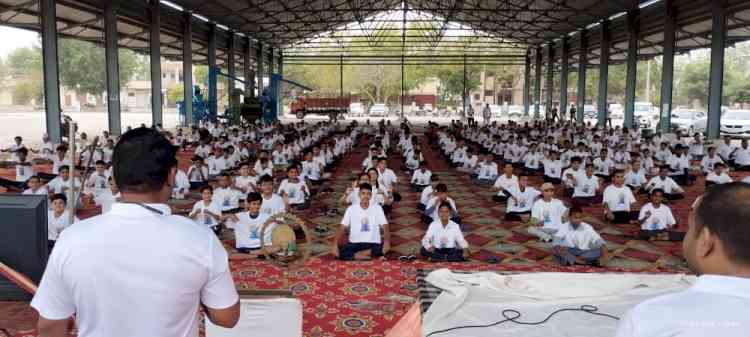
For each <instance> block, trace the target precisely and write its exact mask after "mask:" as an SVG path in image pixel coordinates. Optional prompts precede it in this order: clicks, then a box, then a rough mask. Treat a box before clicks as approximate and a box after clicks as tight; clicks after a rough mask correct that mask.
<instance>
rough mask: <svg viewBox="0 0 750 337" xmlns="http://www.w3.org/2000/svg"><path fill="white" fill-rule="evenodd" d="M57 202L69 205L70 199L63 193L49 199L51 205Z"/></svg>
mask: <svg viewBox="0 0 750 337" xmlns="http://www.w3.org/2000/svg"><path fill="white" fill-rule="evenodd" d="M55 200H62V201H63V203H65V204H66V205H67V204H68V197H66V196H65V194H62V193H56V194H53V195H51V196H50V197H49V202H50V203H52V202H54V201H55Z"/></svg>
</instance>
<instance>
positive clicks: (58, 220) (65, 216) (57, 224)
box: [47, 210, 79, 241]
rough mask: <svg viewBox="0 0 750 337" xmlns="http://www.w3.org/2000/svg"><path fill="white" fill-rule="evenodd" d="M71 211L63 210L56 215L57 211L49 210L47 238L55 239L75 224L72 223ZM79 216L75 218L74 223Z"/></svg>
mask: <svg viewBox="0 0 750 337" xmlns="http://www.w3.org/2000/svg"><path fill="white" fill-rule="evenodd" d="M69 214H70V213H68V211H63V213H62V214H61V215H60V216H59V217H55V212H53V211H52V210H49V211H47V239H49V240H52V241H55V240H57V238H58V237H59V236H60V234H61V233H62V232H63V231H64V230H65V229H67V228H68V227H70V226H71V225H73V224H72V223H70V215H69ZM78 221H79V220H78V218H73V223H76V222H78Z"/></svg>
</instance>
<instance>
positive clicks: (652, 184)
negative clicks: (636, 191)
mask: <svg viewBox="0 0 750 337" xmlns="http://www.w3.org/2000/svg"><path fill="white" fill-rule="evenodd" d="M657 188H659V189H661V190H663V191H664V193H667V194H673V193H682V188H680V185H677V183H676V182H675V181H674V179H672V178H670V177H666V178H665V179H664V180H662V179H661V177H660V176H656V177H653V178H651V180H649V182H648V184H647V185H646V189H647V190H648V191H649V192H650V191H652V190H654V189H657Z"/></svg>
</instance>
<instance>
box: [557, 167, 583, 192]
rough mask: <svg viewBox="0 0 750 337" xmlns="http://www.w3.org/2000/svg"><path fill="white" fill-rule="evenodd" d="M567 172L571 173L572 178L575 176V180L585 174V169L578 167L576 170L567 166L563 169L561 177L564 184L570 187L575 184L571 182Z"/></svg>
mask: <svg viewBox="0 0 750 337" xmlns="http://www.w3.org/2000/svg"><path fill="white" fill-rule="evenodd" d="M569 174H570V175H572V176H573V178H575V179H576V180H580V178H581V177H585V176H586V170H584V169H582V168H578V170H574V169H573V168H572V167H569V168H567V169H565V171H563V173H562V179H564V180H565V186H567V187H571V188H572V187H575V185H574V184H573V181H572V180H571V179H569V178H568V175H569Z"/></svg>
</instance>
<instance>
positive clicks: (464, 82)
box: [461, 54, 466, 119]
mask: <svg viewBox="0 0 750 337" xmlns="http://www.w3.org/2000/svg"><path fill="white" fill-rule="evenodd" d="M463 86H464V89H463V92H462V94H461V96H462V97H463V107H461V113H462V115H463V116H462V119H464V118H466V54H464V81H463Z"/></svg>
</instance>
